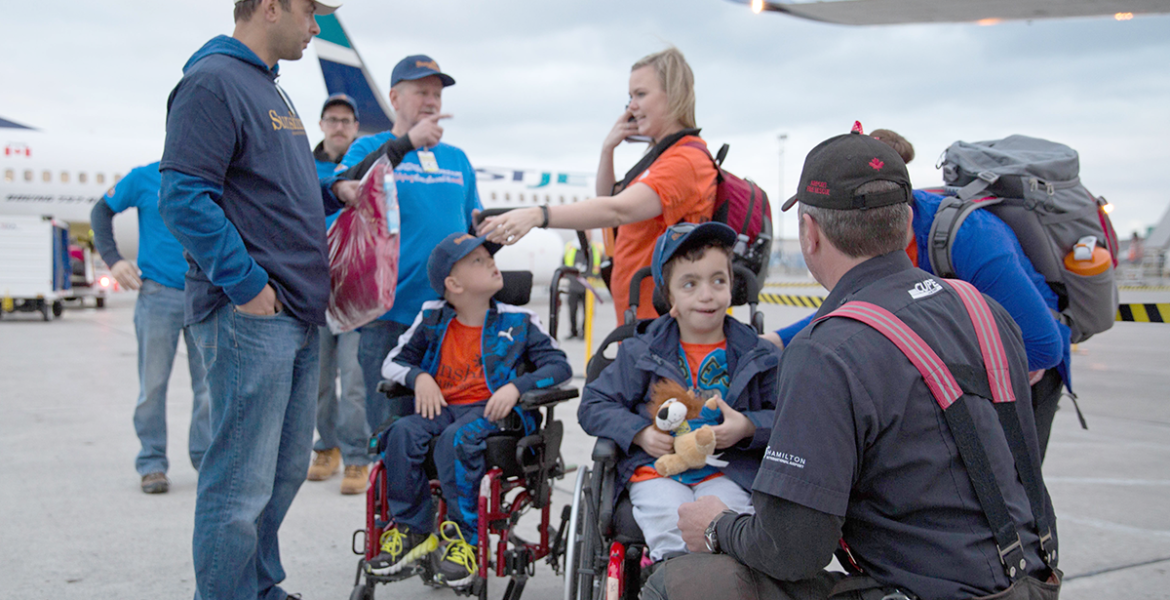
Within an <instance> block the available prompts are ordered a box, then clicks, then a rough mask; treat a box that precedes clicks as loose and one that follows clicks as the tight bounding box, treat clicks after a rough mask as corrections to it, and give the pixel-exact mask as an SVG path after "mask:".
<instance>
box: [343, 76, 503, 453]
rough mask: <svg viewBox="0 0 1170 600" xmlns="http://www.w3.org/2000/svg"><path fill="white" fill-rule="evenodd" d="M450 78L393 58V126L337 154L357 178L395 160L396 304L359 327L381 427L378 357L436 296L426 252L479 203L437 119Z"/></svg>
mask: <svg viewBox="0 0 1170 600" xmlns="http://www.w3.org/2000/svg"><path fill="white" fill-rule="evenodd" d="M451 85H455V80H454V79H453V78H452V77H451V76H450V75H447V74H446V73H443V72H441V71H440V70H439V65H438V63H436V62H435V61H434V59H432V58H431V57H429V56H426V55H423V54H417V55H414V56H408V57H406V58H404V59H402V60H401V61H399V62H398V64H397V65H395V67H394V71H393V72H392V73H391V75H390V104H391V106H393V107H394V111H395V113H396V121H395V122H394V127H393V128H392V129H391V130H390V131H386V132H382V133H379V134H376V135H372V136H367V137H363V138H361V139H359V140H357V141H356V142H354V143H353V145H352V146H350V148H349V152H347V153H346V155H345V158H343V159H342V160H341V166H342V167H346V168H349V170H348V171H346V172H344V173H341V174H340V176H339V177H340V178H341V179H361V178H362V176H363V175H365V173H366V171H368V170H369V169H370V167H371V166H373V164H374V162H375V161H376V160H378V158H380V157H382V156H383V155H386V156H388V157H389V158H390V162H391V164H392V165H395V169H394V178H395V180H396V181H397V187H398V211H399V218H400V219H401V223H402V226H401V231H402V238H401V241H400V243H399V247H400V248H401V250H400V252H401V255H400V256H399V257H398V286H397V289H396V291H395V295H394V307H393V308H391V309H390V311H388V312H387V313H386V314H384V315H382V317H381V318H379V319H378V320H377V321H375V322H373V323H370V324H369V325H366V326H364V327H362V328H361V342H360V347H359V349H358V361H359V362H360V363H361V366H362V373H363V375H364V377H365V381H366V420H367V421H368V422H369V425H370V427H371V428H372V429H373V430H375V431H377V428H378V426H379V425H380V424H381V423H383V422H384V421H385V420H386V419H387V418H388V417H389V416H390V415H391V414H396V412H397V409H396V408H395V407H392V406H390V405H389V404H388V402H387V401H386V398H385V396H383V395H381V394H379V393H378V379H379V372H380V370H381V366H382V360H383V359H385V358H386V355H387V354H388V353H389V352H390V350H391V349H393V348H394V346H395V345H397V343H398V338H399V336H401V335H402V334H403V333H404V332H405V331H406V330H407V328H408V327H409V324H410V323H411V322H413V321H414V317H415V315H417V314H418V312H419V309H421V308H422V305H423V302H426V301H428V300H434V299H436V298H438V294H437V293H436V292H435V290H433V289H431V286H430V284H429V283H428V281H427V273H426V271H427V269H426V263H427V255H428V253H429V252H430V250H431V249H432V248H435V247H436V246H438V245H439V242H440V241H442V240H443V238H444V237H445V236H447V235H448V234H451V233H455V232H459V233H466V232H468V231H469V230H470V229H471V227H472V220H471V219H472V211H474V210H476V209H479V208H482V206H481V205H480V202H479V193H478V192H477V191H476V189H475V169H474V168H472V166H471V161H469V160H468V159H467V155H466V154H464V153H463V151H462V150H460V149H458V148H456V147H454V146H450V145H448V144H444V143H442V142H440V141H439V140H440V139H441V138H442V137H443V128H442V127H441V126H440V125H439V121H440V120H442V119H445V118H448V117H450V115H445V114H443V113H442V108H443V89H444V88H446V87H448V86H451Z"/></svg>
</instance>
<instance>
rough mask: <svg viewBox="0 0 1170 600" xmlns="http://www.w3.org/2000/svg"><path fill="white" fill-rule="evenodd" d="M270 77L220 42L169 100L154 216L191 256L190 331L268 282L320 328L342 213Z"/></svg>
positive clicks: (246, 54) (226, 40)
mask: <svg viewBox="0 0 1170 600" xmlns="http://www.w3.org/2000/svg"><path fill="white" fill-rule="evenodd" d="M276 77H277V67H272V68H269V67H268V65H266V64H265V63H264V62H263V61H262V60H260V57H258V56H257V55H256V53H254V52H252V50H251V49H249V48H248V47H247V46H245V45H244V44H243V43H242V42H240V41H239V40H236V39H234V38H231V37H228V36H225V35H221V36H217V37H215V38H213V39H212V40H211V41H209V42H207V44H205V45H204V46H203V47H202V48H200V49H199V51H198V52H196V53H195V54H194V55H193V56H192V57H191V59H190V60H189V61H187V64H186V65H185V66H184V67H183V79H182V80H181V81H179V84H178V85H177V86H175V89H174V91H172V92H171V95H170V98H169V99H168V100H167V139H166V146H165V148H164V150H163V157H162V162H161V163H160V165H159V170H160V171H162V188H161V192H160V194H159V212H160V213H161V214H162V217H163V220H164V221H165V222H166V224H167V227H168V228H169V229H170V230H171V232H172V233H174V235H175V237H176V238H178V240H179V242H180V243H182V244H183V248H184V249H185V250H186V255H187V262H188V264H189V267H190V268H189V270H188V271H187V281H186V289H187V312H186V320H187V323H188V324H191V323H197V322H199V321H202V320H203V319H205V318H207V316H208V315H210V314H211V313H212V312H214V311H215V310H216V309H218V308H220V307H221V306H224V305H225V304H228V303H229V302H230V303H232V304H236V305H240V304H245V303H247V302H248V301H249V300H251V299H253V298H255V297H256V295H257V294H259V293H260V292H261V291H262V290H263V289H264V286H265V285H266V284H270V285H272V288H273V289H274V290H275V291H276V297H277V299H278V300H280V303H281V304H282V305H283V306H284V310H287V311H288V313H289V314H290V315H291V316H293V317H295V318H297V319H300V320H302V321H305V322H308V323H313V324H316V325H324V324H325V306H326V303H327V302H328V300H329V260H328V250H327V248H326V243H325V214H326V212H330V213H332V212H335V211H336V210H337V209H338V208H339V207H340V205H339V204H338V203H337V199H336V197H334V196H333V194H332V193H331V192H330V191H329V190H328V188H323V187H322V185H321V183H320V182H319V181H318V179H317V169H316V165H315V163H314V161H313V153H312V150H311V149H310V147H309V142H308V138H307V137H306V135H305V127H304V122H303V121H302V120H301V118H300V116H299V115H298V114H297V112H296V109H295V108H293V105H292V101H291V100H289V99H288V96H287V95H285V94H284V92H283V91H282V90H280V89H279V88H278V87H277V85H276Z"/></svg>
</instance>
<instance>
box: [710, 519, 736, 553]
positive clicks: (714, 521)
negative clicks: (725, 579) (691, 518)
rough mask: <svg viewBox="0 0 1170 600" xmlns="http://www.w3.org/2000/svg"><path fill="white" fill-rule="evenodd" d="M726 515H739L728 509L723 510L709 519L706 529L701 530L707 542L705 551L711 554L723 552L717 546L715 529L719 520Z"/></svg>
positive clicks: (717, 538) (717, 537)
mask: <svg viewBox="0 0 1170 600" xmlns="http://www.w3.org/2000/svg"><path fill="white" fill-rule="evenodd" d="M727 515H739V513H738V512H736V511H734V510H730V509H728V510H725V511H723V512H721V513H719V515H718V516H716V517H715V518H714V519H711V522H710V523H708V524H707V529H706V530H704V531H703V539H704V540H705V541H706V542H707V552H710V553H711V554H720V553H721V552H723V550H722V549H721V548H720V547H719V532H718V531H716V527H717V526H718V525H719V521H720V520H722V519H723V517H726V516H727Z"/></svg>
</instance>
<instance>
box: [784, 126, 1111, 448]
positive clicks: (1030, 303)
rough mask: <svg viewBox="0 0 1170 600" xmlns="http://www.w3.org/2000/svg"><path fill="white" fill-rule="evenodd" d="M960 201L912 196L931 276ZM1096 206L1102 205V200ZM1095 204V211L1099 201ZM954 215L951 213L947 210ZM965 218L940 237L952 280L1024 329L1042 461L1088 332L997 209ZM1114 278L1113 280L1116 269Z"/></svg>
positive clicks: (793, 328) (894, 140) (889, 134)
mask: <svg viewBox="0 0 1170 600" xmlns="http://www.w3.org/2000/svg"><path fill="white" fill-rule="evenodd" d="M871 136H873V137H875V138H877V139H879V140H881V141H883V142H885V143H887V144H888V145H890V146H891V147H893V148H894V149H895V150H896V151H898V153H899V154H900V156H901V158H902V159H903V160H904V161H906V162H909V161H910V160H912V159H913V158H914V147H913V145H911V144H910V142H908V141H907V140H906V139H905V138H903V137H902V136H900V135H898V134H897V133H896V132H893V131H890V130H883V129H879V130H874V131H873V132H872V133H871ZM982 144H987V142H982ZM952 147H953V146H952ZM1070 151H1071V150H1070ZM1074 156H1075V153H1074ZM1082 189H1083V188H1082ZM1086 194H1087V193H1086ZM954 200H955V199H953V198H947V197H944V196H943V195H940V194H937V193H932V192H930V191H925V190H915V191H914V194H913V201H912V203H911V206H912V208H913V211H914V218H913V221H912V233H913V236H912V238H911V240H910V243H909V244H908V246H907V248H906V250H907V254H909V255H910V258H911V260H912V261H913V262H914V263H915V264H916V265H917V266H918V267H919V268H921V269H923V270H925V271H927V272H929V273H932V274H937V273H938V271H937V270H936V268H935V266H934V265H933V264H932V261H931V240H932V239H934V235H933V234H932V230H933V231H934V232H938V231H939V230H938V227H937V226H936V222H937V221H938V220H937V219H936V216H937V214H938V212H939V208H940V206H942V205H944V203H945V204H947V205H948V206H950V205H953V204H956V202H955V201H954ZM1093 200H1094V202H1095V200H1096V199H1095V198H1094V199H1093ZM1093 206H1094V207H1095V206H1096V205H1095V203H1094V204H1093ZM951 210H953V209H952V208H948V209H947V211H948V212H950V211H951ZM1090 214H1092V213H1091V211H1090ZM964 216H965V219H962V220H957V221H956V220H955V219H953V218H952V217H950V216H947V217H946V218H944V219H943V221H945V222H947V223H951V224H952V225H953V226H951V227H948V228H945V229H943V230H942V235H943V236H945V237H940V240H941V244H942V247H943V248H945V249H946V251H947V254H948V255H949V258H948V259H947V260H948V261H949V263H950V265H951V266H950V267H949V268H948V269H947V270H946V272H945V274H946V275H948V276H950V277H955V278H957V279H961V280H963V281H967V282H969V283H971V284H973V285H974V286H975V287H976V288H977V289H979V291H981V292H983V293H984V294H987V295H988V296H990V297H991V298H993V299H995V300H996V301H997V302H999V303H1000V304H1001V305H1002V306H1003V307H1004V308H1005V309H1007V311H1008V313H1009V314H1011V315H1012V318H1013V319H1014V320H1015V322H1016V324H1017V325H1018V326H1019V327H1020V330H1021V332H1022V333H1023V339H1024V347H1025V349H1026V350H1027V354H1028V369H1029V371H1030V373H1029V375H1030V380H1031V383H1032V390H1031V391H1032V404H1033V409H1034V412H1035V415H1036V428H1037V434H1038V438H1039V441H1040V450H1041V457H1042V458H1043V456H1044V455H1045V453H1046V449H1047V446H1048V439H1049V434H1050V433H1051V430H1052V422H1053V419H1054V418H1055V415H1056V410H1057V407H1058V403H1059V401H1060V398H1061V395H1062V392H1063V388H1064V387H1066V386H1067V387H1068V389H1069V390H1070V392H1071V390H1072V382H1071V376H1070V375H1071V374H1070V370H1069V367H1070V342H1071V341H1073V340H1074V339H1077V341H1079V340H1080V339H1084V337H1083V336H1084V334H1081V335H1082V337H1081V338H1074V337H1073V328H1072V327H1070V325H1069V324H1070V323H1073V322H1074V321H1072V319H1070V318H1067V317H1063V316H1062V315H1061V313H1060V312H1059V310H1060V308H1061V307H1062V305H1063V306H1065V307H1067V306H1068V304H1069V302H1068V301H1066V300H1062V298H1061V295H1060V294H1058V292H1057V291H1056V289H1060V286H1059V285H1055V286H1054V285H1050V284H1049V283H1048V281H1053V279H1050V278H1048V277H1046V276H1045V275H1042V274H1041V273H1040V272H1039V271H1038V270H1037V269H1038V267H1037V266H1034V265H1033V261H1032V260H1031V258H1030V257H1031V254H1029V253H1027V252H1026V251H1025V246H1024V245H1023V244H1022V242H1023V241H1024V240H1021V239H1020V237H1019V235H1020V234H1018V233H1017V232H1016V231H1015V230H1013V228H1012V227H1009V226H1008V224H1007V223H1005V222H1004V220H1002V219H1000V218H999V216H997V214H993V213H992V212H991V211H984V210H974V211H969V212H967V213H966V214H965V215H964ZM1094 218H1096V217H1095V216H1094ZM1066 222H1067V219H1066ZM940 224H941V223H940ZM1039 236H1044V234H1043V233H1042V232H1038V233H1036V234H1035V237H1039ZM1047 240H1048V238H1047V236H1044V237H1039V241H1042V242H1047ZM1105 243H1106V236H1105V235H1102V236H1101V238H1100V241H1099V244H1105ZM1028 245H1029V246H1036V245H1037V244H1035V243H1029V244H1028ZM936 254H937V252H936ZM1062 258H1063V257H1062ZM1108 277H1109V281H1110V282H1111V281H1112V271H1111V270H1110V271H1109V273H1108ZM1054 288H1056V289H1054ZM1110 289H1112V288H1111V287H1110V286H1106V287H1105V291H1106V292H1107V293H1108V291H1109V290H1110ZM1114 294H1115V292H1114ZM1111 297H1112V298H1113V300H1112V302H1113V304H1112V306H1113V308H1112V309H1106V310H1116V296H1115V295H1113V296H1111ZM1108 299H1109V296H1107V297H1106V303H1105V304H1106V306H1108ZM1066 310H1067V308H1066ZM1100 310H1102V309H1098V311H1100ZM1112 317H1113V314H1112V312H1109V316H1108V317H1107V318H1106V320H1105V323H1104V324H1106V325H1107V324H1108V323H1111V322H1112ZM810 321H811V316H810V317H809V318H806V319H803V320H801V321H799V322H797V323H794V324H792V325H790V326H788V327H785V328H783V329H780V330H778V331H776V332H775V333H770V334H766V336H765V337H768V339H771V340H772V342H773V343H776V344H777V345H778V346H780V347H782V348H783V347H784V346H785V345H787V343H788V342H789V341H790V340H791V339H792V338H793V337H794V336H795V335H796V333H798V332H799V331H800V330H801V329H803V328H804V327H805V326H806V325H807V324H808V323H809V322H810ZM1081 322H1082V323H1085V322H1092V323H1096V325H1083V328H1078V330H1080V331H1085V330H1086V329H1090V328H1093V327H1100V326H1101V325H1102V322H1101V319H1100V318H1097V319H1095V320H1084V319H1082V321H1081Z"/></svg>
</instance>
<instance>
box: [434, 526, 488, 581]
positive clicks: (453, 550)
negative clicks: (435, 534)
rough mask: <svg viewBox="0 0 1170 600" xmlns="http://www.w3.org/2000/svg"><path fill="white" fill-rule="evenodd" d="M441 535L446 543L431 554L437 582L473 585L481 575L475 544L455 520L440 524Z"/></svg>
mask: <svg viewBox="0 0 1170 600" xmlns="http://www.w3.org/2000/svg"><path fill="white" fill-rule="evenodd" d="M439 535H441V536H442V537H443V541H444V543H443V545H442V546H440V547H439V549H438V550H435V552H434V553H432V554H431V560H432V564H433V565H434V569H435V582H436V583H441V584H443V585H445V586H448V587H453V588H462V587H466V586H469V585H471V584H472V583H473V582H474V581H475V578H476V577H478V576H479V568H478V566H477V565H476V562H475V551H476V548H475V546H472V545H471V544H468V543H467V540H465V539H463V532H462V531H460V530H459V525H458V524H456V523H455V522H454V521H444V522H443V524H442V525H440V526H439Z"/></svg>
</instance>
